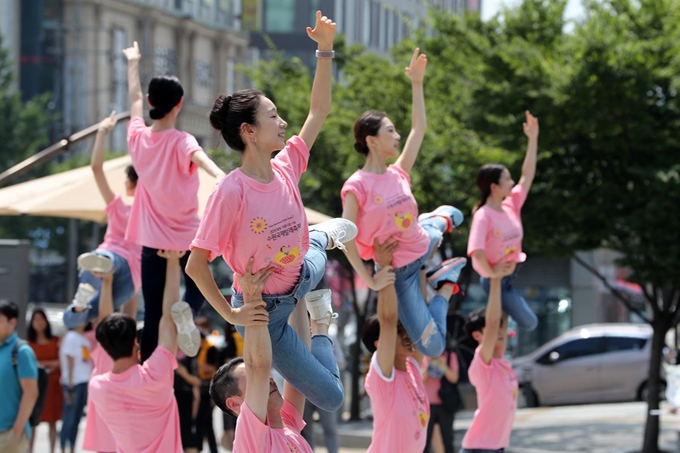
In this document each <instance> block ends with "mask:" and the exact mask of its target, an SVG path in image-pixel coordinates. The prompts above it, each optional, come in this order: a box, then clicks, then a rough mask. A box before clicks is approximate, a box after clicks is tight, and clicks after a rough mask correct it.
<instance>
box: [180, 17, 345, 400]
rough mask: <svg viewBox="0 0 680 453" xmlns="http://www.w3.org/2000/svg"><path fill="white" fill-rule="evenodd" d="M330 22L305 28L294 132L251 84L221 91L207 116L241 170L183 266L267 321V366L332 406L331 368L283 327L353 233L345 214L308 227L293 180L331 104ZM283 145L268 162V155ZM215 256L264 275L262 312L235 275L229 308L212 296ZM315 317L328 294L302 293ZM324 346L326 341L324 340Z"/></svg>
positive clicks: (235, 308) (206, 290)
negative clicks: (303, 105)
mask: <svg viewBox="0 0 680 453" xmlns="http://www.w3.org/2000/svg"><path fill="white" fill-rule="evenodd" d="M335 29H336V25H335V23H333V22H332V21H331V20H330V19H328V18H326V17H325V16H324V17H322V16H321V12H320V11H317V13H316V26H315V28H314V30H312V29H311V28H310V27H307V34H308V35H309V37H310V38H311V39H313V40H314V41H316V42H317V43H318V51H317V57H318V59H319V60H318V64H317V67H316V75H315V76H314V84H313V86H312V94H311V106H310V111H309V115H308V116H307V119H306V120H305V123H304V125H303V126H302V129H301V130H300V136H293V137H291V138H290V139H289V140H288V142H286V140H285V132H286V126H287V124H286V122H285V121H284V120H283V119H282V118H281V117H280V116H279V114H278V113H277V110H276V105H274V103H273V102H272V101H271V100H270V99H268V98H267V97H266V96H264V94H262V93H261V92H259V91H256V90H251V89H246V90H240V91H237V92H235V93H233V94H230V95H220V96H219V97H218V98H217V100H216V101H215V105H214V107H213V110H212V112H211V114H210V123H211V124H212V126H213V127H214V128H215V129H217V130H219V131H220V132H221V134H222V137H223V138H224V140H225V141H226V142H227V145H229V147H230V148H231V149H233V150H235V151H237V152H239V153H240V154H241V157H242V164H241V167H240V168H237V169H236V170H234V171H232V172H231V173H229V175H228V176H227V177H226V178H225V179H224V180H222V181H221V182H220V183H219V185H218V186H217V187H216V188H215V190H214V191H213V193H212V195H211V196H210V199H209V200H208V205H207V207H206V210H205V214H204V217H203V220H202V221H201V225H200V227H199V229H198V233H197V234H196V238H195V239H194V241H193V242H192V244H191V248H192V255H191V257H190V259H189V263H188V265H187V272H188V273H189V275H191V277H192V278H193V279H194V280H195V281H196V283H197V284H198V287H199V288H200V289H201V291H202V292H203V295H204V296H205V297H206V299H207V300H208V302H210V304H211V305H212V306H213V307H215V309H216V310H217V311H218V312H219V313H220V314H221V315H222V316H223V317H224V318H225V319H226V320H227V321H229V322H230V323H231V324H234V325H236V326H238V330H239V332H240V333H241V335H243V334H244V330H245V329H244V327H243V326H258V325H259V326H262V325H266V324H267V322H269V333H270V335H271V341H272V351H273V365H274V368H276V369H277V370H278V371H279V373H281V375H282V376H283V377H284V378H285V380H286V381H288V382H290V383H291V384H292V385H293V386H295V388H297V389H298V390H300V391H301V392H302V393H303V394H304V395H305V396H306V397H307V398H309V400H310V401H312V403H314V404H315V405H317V406H319V407H321V408H322V409H324V410H327V411H334V410H336V409H338V408H339V407H340V405H341V404H342V401H343V397H344V391H343V387H342V383H341V381H340V379H339V373H338V370H337V366H336V367H335V370H334V371H330V370H328V369H327V368H326V367H324V366H323V365H322V364H321V363H319V361H318V360H317V359H316V358H315V357H314V355H312V354H311V352H310V351H309V350H308V349H307V348H306V347H305V345H304V344H303V343H302V342H301V341H300V338H299V337H298V335H297V334H296V333H295V331H294V330H293V329H292V328H291V327H290V326H289V325H288V316H289V315H290V314H291V313H292V311H293V310H294V309H295V306H296V305H297V304H298V303H299V302H300V301H301V300H302V299H303V297H304V296H305V295H306V294H307V293H308V292H309V291H310V290H311V289H312V288H314V287H315V286H316V285H317V284H318V283H319V281H320V280H321V278H322V277H323V275H324V270H325V267H326V250H327V249H332V248H334V247H337V248H341V249H342V248H344V245H343V242H344V241H351V240H352V239H354V237H355V236H356V226H355V225H354V224H353V223H352V222H349V221H347V220H344V219H333V220H330V221H327V222H323V223H321V224H319V225H316V226H314V227H313V228H312V230H311V231H309V230H308V225H307V217H306V215H305V210H304V206H303V205H302V199H301V196H300V190H299V188H298V183H299V180H300V176H301V174H302V172H303V171H305V169H306V168H307V161H308V159H309V149H310V148H311V147H312V145H313V144H314V141H315V140H316V137H317V135H318V134H319V131H320V130H321V126H322V125H323V122H324V120H325V119H326V117H327V116H328V114H329V112H330V108H331V85H332V83H331V82H332V73H331V58H332V57H333V55H334V53H333V50H332V49H333V38H334V37H335ZM278 150H281V152H279V153H278V154H277V155H276V157H275V158H274V159H272V158H271V155H272V153H273V152H275V151H278ZM220 255H222V256H223V257H224V260H225V261H226V262H227V264H228V265H229V267H231V268H232V269H233V270H234V273H235V274H236V276H237V277H239V276H243V275H244V272H245V271H246V267H247V266H248V264H249V261H250V260H251V259H252V260H253V264H252V269H253V272H254V273H258V272H260V271H261V270H262V269H265V268H267V269H268V272H269V273H271V278H269V279H268V281H267V283H266V285H265V286H264V294H263V296H262V298H263V299H264V301H265V302H266V305H267V306H266V311H264V312H262V311H257V310H254V309H253V307H252V306H251V305H245V306H244V305H243V293H242V290H241V287H240V285H239V282H238V278H236V279H235V282H234V288H233V289H234V291H233V292H234V295H233V296H232V302H231V303H232V305H229V303H227V301H226V300H225V299H224V297H223V296H222V293H220V291H219V289H218V288H217V285H216V284H215V280H214V279H213V276H212V274H211V272H210V268H209V267H208V260H213V259H215V258H216V257H218V256H220ZM306 303H307V308H308V310H309V312H310V314H311V320H312V321H313V322H324V323H330V318H331V316H332V313H333V311H332V308H331V298H330V293H317V296H316V297H312V296H308V297H307V299H306ZM327 341H328V343H329V344H330V339H327Z"/></svg>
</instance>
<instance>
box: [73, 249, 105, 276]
mask: <svg viewBox="0 0 680 453" xmlns="http://www.w3.org/2000/svg"><path fill="white" fill-rule="evenodd" d="M78 267H79V268H81V269H83V270H86V271H90V272H99V273H101V274H108V273H109V272H111V271H112V270H113V261H111V258H109V257H108V256H104V255H100V254H98V253H92V252H87V253H83V254H82V255H80V256H79V257H78Z"/></svg>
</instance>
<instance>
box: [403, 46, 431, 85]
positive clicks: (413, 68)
mask: <svg viewBox="0 0 680 453" xmlns="http://www.w3.org/2000/svg"><path fill="white" fill-rule="evenodd" d="M426 67H427V55H425V54H424V53H420V48H419V47H416V48H415V50H414V51H413V56H411V63H410V64H409V65H408V67H407V68H406V70H405V71H406V77H408V78H409V79H411V82H421V83H422V81H423V79H424V78H425V68H426Z"/></svg>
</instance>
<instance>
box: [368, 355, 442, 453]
mask: <svg viewBox="0 0 680 453" xmlns="http://www.w3.org/2000/svg"><path fill="white" fill-rule="evenodd" d="M365 385H366V393H367V394H368V396H369V398H370V399H371V407H372V408H373V439H372V440H371V445H370V446H369V447H368V450H367V453H385V452H396V451H403V452H406V451H408V452H420V451H423V449H424V448H425V441H426V440H427V439H426V437H427V422H428V420H429V418H430V403H429V401H428V400H427V394H426V393H425V386H424V385H423V380H422V378H421V377H420V368H419V366H418V362H416V361H415V359H413V358H412V357H409V358H408V360H407V361H406V371H398V370H396V369H394V368H392V376H391V377H389V378H387V377H385V375H383V373H382V371H380V366H379V365H378V359H377V356H376V354H373V357H372V358H371V368H370V369H369V370H368V375H367V376H366V384H365Z"/></svg>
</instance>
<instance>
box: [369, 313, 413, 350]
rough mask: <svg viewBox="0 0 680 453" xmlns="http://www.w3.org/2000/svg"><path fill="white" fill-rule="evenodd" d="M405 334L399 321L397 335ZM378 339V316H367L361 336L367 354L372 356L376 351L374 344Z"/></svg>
mask: <svg viewBox="0 0 680 453" xmlns="http://www.w3.org/2000/svg"><path fill="white" fill-rule="evenodd" d="M405 333H406V330H405V329H404V326H403V325H402V324H401V321H399V322H397V335H399V336H401V335H403V334H405ZM379 339H380V321H379V320H378V315H372V316H369V317H368V319H366V323H365V324H364V330H363V332H362V334H361V342H362V343H363V344H364V346H366V349H368V352H370V353H371V354H373V353H374V352H375V351H376V350H377V349H376V347H375V342H376V341H378V340H379Z"/></svg>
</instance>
